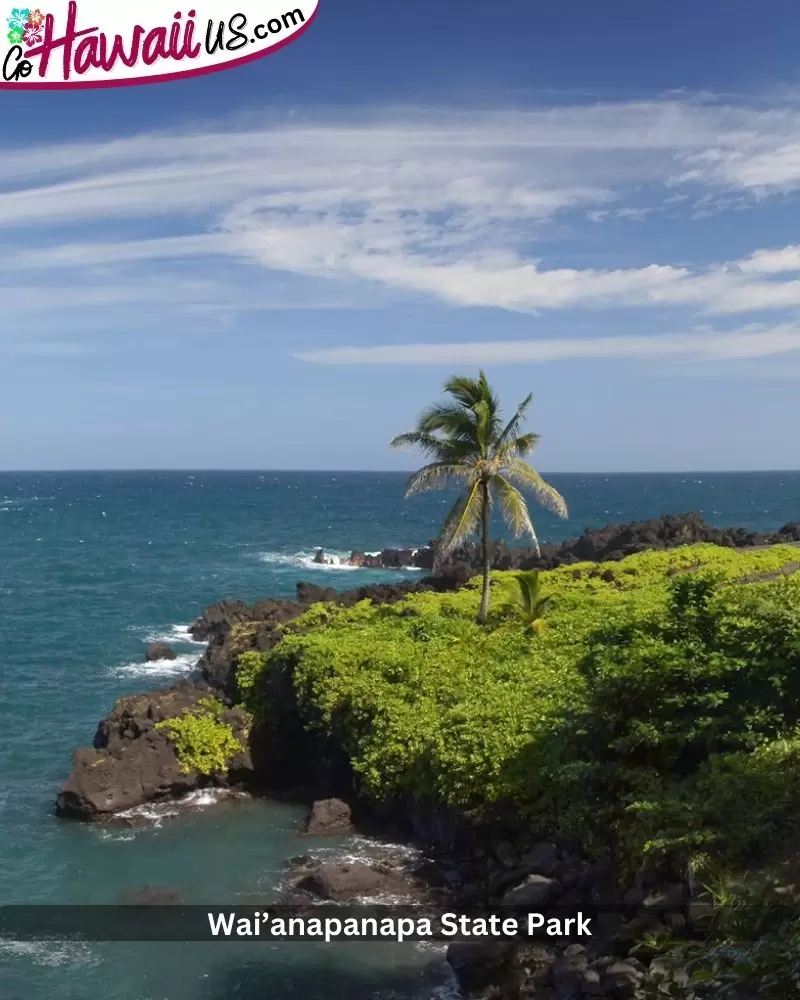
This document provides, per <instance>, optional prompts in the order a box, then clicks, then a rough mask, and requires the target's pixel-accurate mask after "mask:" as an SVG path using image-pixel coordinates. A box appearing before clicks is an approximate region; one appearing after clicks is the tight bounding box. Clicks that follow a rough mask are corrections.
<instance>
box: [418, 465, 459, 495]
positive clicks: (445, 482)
mask: <svg viewBox="0 0 800 1000" xmlns="http://www.w3.org/2000/svg"><path fill="white" fill-rule="evenodd" d="M471 475H472V467H471V466H469V465H465V464H457V463H453V462H431V464H430V465H426V466H425V467H424V468H422V469H420V470H419V472H415V473H414V475H413V476H412V477H411V478H410V479H409V481H408V488H407V491H406V496H407V497H410V496H413V495H414V494H415V493H422V492H424V491H425V490H441V489H445V488H446V487H447V486H449V485H451V483H450V481H451V480H453V479H455V480H460V481H463V480H465V479H467V480H469V478H470V476H471Z"/></svg>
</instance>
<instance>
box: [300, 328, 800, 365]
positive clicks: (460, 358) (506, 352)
mask: <svg viewBox="0 0 800 1000" xmlns="http://www.w3.org/2000/svg"><path fill="white" fill-rule="evenodd" d="M794 351H800V326H790V325H787V326H777V327H773V328H771V329H761V330H754V329H751V328H747V329H743V330H739V331H734V332H732V333H718V332H709V331H707V330H698V331H696V332H693V333H682V334H665V335H662V336H658V337H595V338H569V339H565V340H548V339H540V340H501V341H481V342H475V343H463V344H453V343H450V344H394V345H392V344H384V345H381V346H378V347H334V348H325V349H322V350H315V351H303V352H299V353H297V354H296V355H295V357H296V358H297V359H298V360H300V361H307V362H313V363H316V364H326V365H454V364H461V365H507V364H519V363H532V362H549V361H568V360H573V359H576V358H581V359H601V358H616V359H651V358H676V359H683V360H697V361H721V360H733V359H744V358H751V359H752V358H765V357H771V356H774V355H778V354H786V353H790V352H794Z"/></svg>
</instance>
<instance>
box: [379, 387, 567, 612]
mask: <svg viewBox="0 0 800 1000" xmlns="http://www.w3.org/2000/svg"><path fill="white" fill-rule="evenodd" d="M444 391H445V392H446V393H447V394H448V395H449V396H450V400H449V401H448V402H446V403H437V404H436V405H434V406H431V407H429V408H428V409H427V410H426V411H425V412H424V413H423V414H422V415H421V416H420V418H419V420H418V421H417V426H416V428H415V430H413V431H411V432H410V433H408V434H401V435H399V437H396V438H395V439H394V440H393V441H392V446H393V447H395V448H399V447H408V446H412V447H414V448H418V449H419V450H420V451H421V452H422V453H423V455H426V456H427V457H428V458H430V459H431V462H430V463H429V464H428V465H426V466H425V467H424V468H422V469H420V470H419V472H417V473H415V474H414V475H413V476H412V477H411V481H410V483H409V487H408V495H409V496H411V495H412V494H414V493H418V492H419V491H421V490H431V489H441V488H443V487H446V486H451V485H453V484H454V483H456V484H458V485H459V486H462V487H463V488H464V492H463V494H462V495H461V496H460V497H459V498H458V500H457V501H456V503H455V505H454V506H453V509H452V510H451V511H450V513H449V514H448V515H447V518H446V520H445V523H444V527H443V528H442V532H441V535H440V537H439V541H438V543H437V553H438V555H439V556H444V555H446V554H447V553H448V552H451V551H452V550H453V549H454V548H456V547H457V546H458V545H460V544H462V543H463V542H464V541H466V540H467V539H468V538H470V537H471V536H472V535H474V534H475V533H476V532H478V531H480V535H481V543H482V549H483V580H482V586H481V602H480V606H479V608H478V621H479V622H481V624H485V622H486V618H487V615H488V613H489V596H490V578H491V557H490V547H489V532H490V527H491V515H492V509H493V508H494V507H495V506H499V508H500V510H501V511H502V513H503V516H504V518H505V520H506V523H507V524H508V526H509V528H510V529H511V530H512V532H513V533H514V536H515V537H516V538H520V537H521V536H522V535H530V537H531V538H532V539H533V544H534V546H535V548H536V551H537V552H538V551H539V542H538V540H537V538H536V532H535V531H534V529H533V523H532V522H531V518H530V514H529V512H528V505H527V503H526V501H525V497H524V496H523V494H522V492H520V491H521V490H527V491H528V492H530V493H533V495H534V496H535V497H536V498H537V499H538V500H539V502H540V503H542V504H544V505H545V506H546V507H549V508H550V510H552V511H553V512H554V513H556V514H558V516H559V517H566V516H567V504H566V502H565V500H564V498H563V497H562V496H561V494H560V493H559V492H558V491H557V490H555V489H554V488H553V487H552V486H550V484H549V483H546V482H545V481H544V479H542V477H541V476H540V475H539V473H538V472H537V471H536V469H534V468H533V466H531V465H529V464H528V462H526V461H525V457H526V456H527V455H529V454H530V453H531V452H532V451H533V449H534V448H535V447H536V444H537V442H538V440H539V435H538V434H532V433H531V432H529V431H528V432H525V433H523V432H522V423H523V421H524V419H525V415H526V413H527V411H528V407H529V406H530V403H531V400H532V399H533V396H531V395H528V396H527V397H526V398H525V399H523V401H522V402H521V403H520V404H519V406H518V407H517V409H516V411H515V413H514V416H513V417H512V418H511V419H510V420H509V421H508V423H506V422H505V421H504V420H503V418H502V415H501V413H500V402H499V400H498V398H497V396H496V395H495V393H494V392H493V390H492V388H491V386H490V385H489V383H488V381H487V379H486V375H485V374H484V373H483V372H481V373H480V375H479V376H478V378H476V379H475V378H466V377H464V376H459V375H454V376H453V377H452V378H450V379H448V380H447V382H446V383H445V386H444Z"/></svg>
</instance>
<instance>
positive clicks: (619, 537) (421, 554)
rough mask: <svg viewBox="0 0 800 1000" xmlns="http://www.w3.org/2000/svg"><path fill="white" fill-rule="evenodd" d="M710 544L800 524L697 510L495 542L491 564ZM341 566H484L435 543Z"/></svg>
mask: <svg viewBox="0 0 800 1000" xmlns="http://www.w3.org/2000/svg"><path fill="white" fill-rule="evenodd" d="M697 542H710V543H711V544H713V545H722V546H725V547H726V548H749V547H751V546H754V545H777V544H779V543H781V542H800V522H797V521H795V522H791V523H789V524H785V525H784V526H783V527H782V528H780V529H779V530H778V531H773V532H766V533H765V532H757V531H748V530H747V529H746V528H715V527H714V526H713V525H710V524H708V523H706V521H704V520H703V518H702V517H701V516H700V515H699V514H696V513H686V514H677V515H665V516H664V517H659V518H654V519H653V520H649V521H634V522H631V523H629V524H608V525H606V526H605V527H604V528H587V529H585V531H584V532H583V534H581V535H579V536H578V537H577V538H572V539H569V540H568V541H566V542H561V543H560V544H557V545H553V544H547V543H544V544H543V545H542V546H541V553H540V554H537V552H536V550H535V549H533V548H531V547H524V546H520V547H517V546H514V547H512V546H509V545H507V544H506V543H505V542H504V541H502V540H500V541H496V542H494V544H493V546H492V566H493V567H494V568H495V569H499V570H509V569H522V570H528V569H556V568H557V567H558V566H569V565H572V564H574V563H578V562H608V561H615V560H618V559H624V558H625V556H630V555H633V554H634V553H636V552H644V551H646V550H653V549H669V548H675V547H676V546H678V545H692V544H695V543H697ZM314 562H316V563H318V564H320V565H328V564H330V563H332V562H333V560H332V559H331V558H330V557H329V556H327V555H326V554H325V551H324V549H319V550H318V551H317V553H316V555H315V557H314ZM343 565H347V566H355V567H362V568H364V569H417V570H427V571H429V572H431V571H433V570H434V567H435V570H436V575H437V577H442V578H445V577H455V578H462V579H463V578H464V577H465V575H466V574H467V573H474V572H477V571H478V570H480V567H481V552H480V550H479V547H478V546H477V545H467V546H462V547H460V548H458V549H456V550H455V551H454V552H453V553H452V554H450V555H449V556H447V557H446V558H445V559H440V560H438V562H437V558H436V544H435V542H430V543H429V544H428V545H425V546H423V547H421V548H417V549H384V550H383V551H382V552H376V553H365V552H359V551H353V552H352V553H351V554H350V556H349V558H347V559H346V560H344V561H343Z"/></svg>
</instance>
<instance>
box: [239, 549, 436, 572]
mask: <svg viewBox="0 0 800 1000" xmlns="http://www.w3.org/2000/svg"><path fill="white" fill-rule="evenodd" d="M319 549H320V546H316V547H315V548H314V549H311V550H308V549H305V550H301V551H300V552H295V553H294V555H286V553H283V552H260V553H259V555H258V558H259V559H260V560H261V562H265V563H271V564H272V565H274V566H292V567H294V568H295V569H305V570H323V571H331V570H333V571H334V572H341V571H351V570H359V569H360V570H370V569H375V568H381V569H382V568H383V567H372V566H351V565H350V563H349V562H348V560H349V559H350V553H349V552H332V551H329V550H328V549H324V550H323V551H324V553H325V560H326V561H325V562H324V563H318V562H315V558H314V557H315V556H316V553H317V552H318V551H319ZM364 555H368V556H379V555H380V552H365V553H364ZM386 569H389V570H392V571H394V570H398V571H403V572H410V573H415V572H421V570H420V567H419V566H397V567H395V566H391V567H388V566H387V567H386Z"/></svg>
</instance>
